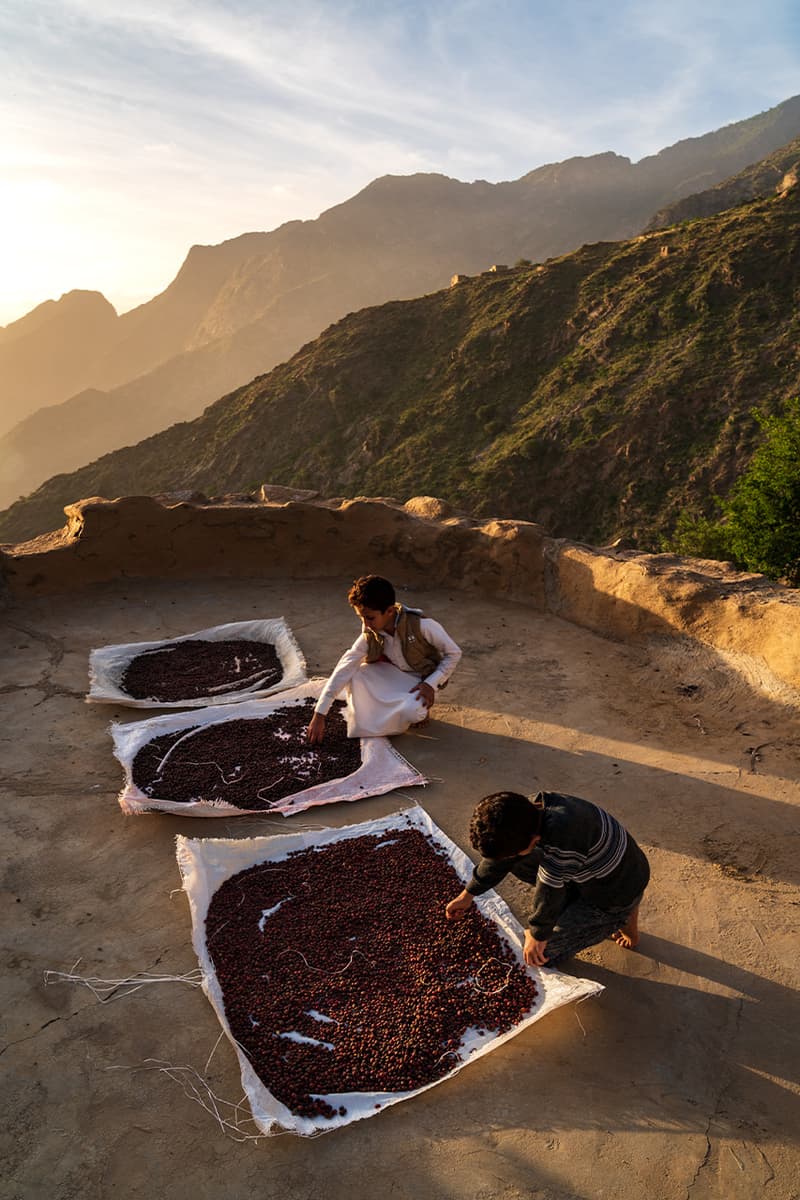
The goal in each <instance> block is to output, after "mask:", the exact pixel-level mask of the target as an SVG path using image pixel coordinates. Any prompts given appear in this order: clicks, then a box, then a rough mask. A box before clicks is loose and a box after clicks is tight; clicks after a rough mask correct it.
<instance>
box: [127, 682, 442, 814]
mask: <svg viewBox="0 0 800 1200" xmlns="http://www.w3.org/2000/svg"><path fill="white" fill-rule="evenodd" d="M325 682H326V681H325V680H324V679H310V680H308V681H307V682H306V683H304V684H301V685H300V686H299V687H296V688H293V689H291V690H290V691H287V692H281V693H280V694H279V695H276V696H273V697H271V698H270V699H267V700H250V701H243V702H242V703H241V704H236V705H219V706H214V707H212V708H204V709H202V710H201V711H197V710H196V709H195V710H194V711H193V712H189V713H169V714H167V715H165V716H163V717H152V718H151V719H150V720H147V721H130V722H128V723H127V724H124V725H122V724H112V726H111V737H112V740H113V743H114V756H115V758H116V759H117V760H118V762H119V763H120V764H121V765H122V768H123V770H124V771H125V784H124V787H123V789H122V791H121V792H120V794H119V797H118V800H119V806H120V808H121V809H122V811H123V812H124V813H125V814H126V815H127V816H138V815H141V814H143V813H150V812H164V813H171V814H172V815H173V816H179V817H237V816H240V817H242V816H249V817H252V816H270V815H272V814H273V813H279V814H281V815H282V816H291V815H292V814H293V813H298V812H304V811H305V810H306V809H308V808H315V807H317V806H319V805H322V804H337V803H341V802H349V801H351V800H363V799H364V798H365V797H366V796H381V795H383V794H384V793H385V792H391V791H393V790H394V789H395V788H399V787H415V786H417V785H422V784H426V783H427V782H428V780H427V779H426V778H425V776H424V775H421V774H420V772H419V771H418V770H417V769H416V767H413V766H412V765H411V763H410V762H408V761H407V760H406V759H405V758H404V757H403V755H402V754H400V753H399V752H398V751H397V750H395V748H394V746H393V745H392V744H391V742H390V741H389V740H388V738H361V739H360V746H361V766H360V767H359V768H358V769H357V770H356V771H353V772H352V773H351V774H350V775H345V776H343V777H342V778H341V779H331V780H328V782H327V783H320V784H316V785H315V786H314V787H310V788H306V789H305V790H304V791H300V792H294V793H292V794H291V795H289V796H284V797H283V798H282V799H281V800H280V801H279V802H278V803H277V804H275V805H273V806H271V807H270V808H237V807H236V806H235V805H233V804H224V803H219V802H216V801H215V802H213V803H212V802H210V801H206V800H193V801H190V802H189V803H188V804H178V803H176V802H175V801H174V800H160V799H159V798H158V797H157V796H154V797H151V796H147V795H145V793H144V792H143V791H142V790H141V789H140V788H139V787H137V786H136V784H135V783H134V781H133V774H132V771H133V761H134V759H135V757H136V755H137V754H138V752H139V750H141V748H142V747H143V746H145V745H146V744H147V743H148V742H151V741H153V739H154V738H157V737H161V736H163V735H164V734H167V733H177V732H178V731H179V730H181V729H188V728H189V727H190V726H199V727H205V726H208V725H216V724H219V723H221V722H224V721H237V720H245V719H253V718H255V719H258V718H259V717H265V716H267V715H268V714H269V713H272V712H274V711H275V710H276V709H278V708H285V707H286V706H287V705H290V704H302V703H303V702H304V701H305V700H308V699H314V700H316V699H317V698H318V697H319V694H320V692H321V691H322V688H323V687H324V685H325Z"/></svg>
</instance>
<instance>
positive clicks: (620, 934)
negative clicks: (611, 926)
mask: <svg viewBox="0 0 800 1200" xmlns="http://www.w3.org/2000/svg"><path fill="white" fill-rule="evenodd" d="M611 940H612V942H616V943H617V945H618V946H622V948H623V950H633V948H634V946H638V945H639V906H638V904H637V906H636V908H635V909H634V910H633V912H632V913H631V915H630V916H629V917H628V919H627V921H626V922H625V924H624V925H621V926H620V927H619V929H617V930H615V932H614V933H612V934H611Z"/></svg>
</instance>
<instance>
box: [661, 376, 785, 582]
mask: <svg viewBox="0 0 800 1200" xmlns="http://www.w3.org/2000/svg"><path fill="white" fill-rule="evenodd" d="M753 416H754V417H755V418H756V420H757V421H758V423H759V425H760V426H761V428H762V430H763V431H764V434H765V440H764V443H763V444H762V445H761V446H760V447H759V448H758V450H756V452H755V454H754V455H753V457H752V459H751V460H750V465H749V466H748V468H747V470H746V471H745V472H744V474H743V475H742V476H741V477H740V479H739V480H738V481H737V482H736V483H735V484H734V486H733V489H732V491H731V494H730V496H729V497H728V498H727V500H719V501H718V504H719V508H720V511H721V516H720V518H719V519H718V520H712V519H710V518H708V517H698V516H696V515H693V514H691V513H687V512H684V513H682V514H681V516H680V517H679V519H678V522H677V524H676V527H675V533H674V536H673V538H672V541H671V549H673V550H675V551H677V553H679V554H687V555H696V556H700V557H704V558H717V559H732V560H733V561H734V562H735V563H736V564H737V566H740V567H743V568H744V569H745V570H748V571H759V572H761V573H762V574H764V575H769V576H770V577H771V578H773V579H783V580H785V582H786V583H788V584H789V586H790V587H798V586H800V397H795V398H794V399H792V400H790V401H788V402H787V404H786V405H785V407H784V411H783V413H782V415H780V416H765V415H764V414H763V413H761V412H760V411H759V410H758V409H755V410H754V411H753Z"/></svg>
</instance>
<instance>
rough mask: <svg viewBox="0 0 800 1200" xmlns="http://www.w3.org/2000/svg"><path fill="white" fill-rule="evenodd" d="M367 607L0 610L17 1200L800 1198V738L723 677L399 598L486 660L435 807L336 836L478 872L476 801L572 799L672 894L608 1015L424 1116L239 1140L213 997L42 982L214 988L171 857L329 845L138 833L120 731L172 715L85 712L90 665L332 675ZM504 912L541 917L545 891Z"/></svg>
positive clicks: (466, 609)
mask: <svg viewBox="0 0 800 1200" xmlns="http://www.w3.org/2000/svg"><path fill="white" fill-rule="evenodd" d="M348 583H349V580H343V581H342V586H341V587H340V588H338V589H337V588H335V587H333V586H332V585H331V584H330V582H325V583H314V582H304V583H301V584H299V583H296V582H294V583H292V584H290V585H288V584H287V585H286V586H282V585H280V584H277V583H269V584H258V583H256V582H245V583H243V582H238V581H236V582H232V581H208V580H206V581H203V583H202V585H198V584H197V583H196V582H194V583H191V582H189V583H159V582H131V581H127V582H125V583H124V584H123V583H116V584H104V585H100V586H97V587H96V588H93V589H91V590H89V591H86V592H83V593H80V594H78V593H76V594H75V595H73V596H62V597H48V598H42V599H39V600H36V601H32V602H30V603H27V604H24V605H23V604H20V605H17V606H14V607H10V608H6V609H5V610H3V611H2V613H0V619H1V620H2V633H1V634H0V646H1V653H2V661H3V665H4V670H3V675H2V681H0V714H2V722H1V723H0V739H1V740H2V766H0V791H1V792H2V797H3V809H2V811H3V821H4V844H5V850H6V854H5V856H4V857H5V863H6V865H5V869H4V874H3V908H4V913H5V916H6V920H5V921H4V934H3V957H4V962H5V965H6V971H5V973H4V981H3V1004H2V1042H0V1072H2V1079H0V1094H2V1097H3V1101H2V1103H3V1121H2V1126H0V1153H1V1154H2V1160H3V1161H2V1170H0V1176H1V1177H2V1182H0V1195H2V1197H4V1198H6V1197H7V1198H9V1200H22V1198H25V1200H27V1198H29V1197H31V1198H33V1197H37V1198H38V1197H40V1196H41V1197H44V1196H47V1197H48V1198H49V1200H71V1198H72V1197H80V1198H81V1200H95V1198H97V1200H104V1198H105V1197H108V1196H114V1197H122V1198H125V1200H128V1198H131V1200H133V1198H138V1197H145V1196H147V1197H148V1198H149V1197H151V1196H152V1194H153V1192H154V1190H157V1191H164V1192H165V1193H166V1194H168V1195H169V1196H170V1197H177V1198H179V1200H182V1198H183V1197H187V1200H188V1198H189V1197H192V1200H197V1198H198V1197H199V1198H204V1197H215V1198H217V1197H228V1196H231V1197H233V1196H237V1197H238V1196H241V1195H243V1194H246V1192H248V1191H251V1190H252V1192H253V1194H254V1195H257V1196H258V1197H259V1198H262V1197H263V1198H267V1200H272V1198H273V1197H275V1200H277V1198H278V1197H280V1200H311V1197H317V1196H318V1195H325V1196H326V1197H327V1198H330V1200H340V1198H341V1200H350V1198H351V1197H352V1195H353V1194H354V1193H355V1194H360V1195H362V1196H364V1197H365V1198H366V1200H372V1198H373V1197H379V1196H380V1197H384V1196H394V1197H401V1198H402V1197H406V1196H407V1197H415V1198H416V1197H422V1198H427V1197H436V1198H439V1197H446V1198H449V1197H453V1200H456V1198H458V1200H516V1198H517V1197H519V1198H522V1197H524V1198H525V1200H596V1198H598V1197H603V1198H604V1200H608V1198H616V1197H621V1198H622V1197H624V1198H626V1200H627V1198H631V1200H638V1198H639V1197H643V1196H646V1197H648V1200H676V1198H680V1200H683V1198H686V1200H711V1198H715V1200H716V1198H723V1197H724V1200H752V1197H754V1196H764V1197H766V1198H767V1200H769V1198H770V1197H774V1198H775V1200H800V1185H798V1183H797V1182H796V1181H797V1179H798V1178H800V1162H798V1146H797V1143H798V1136H800V1135H798V1130H800V1096H799V1095H798V1092H799V1088H798V1053H797V1033H796V1028H797V1020H796V987H797V983H798V965H797V964H798V955H797V940H796V927H797V912H798V911H799V910H800V889H798V886H797V884H798V880H797V860H798V844H797V843H798V823H797V816H798V807H800V789H799V788H798V779H799V778H800V722H798V718H797V714H796V713H792V712H791V711H789V710H787V709H786V708H785V707H780V706H778V705H777V704H774V703H772V702H771V701H770V700H768V699H765V698H764V697H763V696H759V695H756V694H754V693H751V692H749V691H748V690H747V689H746V688H745V687H744V686H743V685H742V684H740V683H739V682H738V681H737V680H736V679H735V678H733V677H732V676H730V675H728V674H726V672H725V669H724V667H723V666H722V665H721V664H720V663H719V662H717V661H715V660H713V659H712V658H711V657H710V656H709V653H708V652H707V651H701V650H697V651H696V652H694V653H691V654H690V653H688V652H686V651H683V652H681V653H680V654H678V653H676V652H675V650H674V647H670V648H669V650H668V651H667V650H665V649H664V647H661V648H659V646H658V645H655V644H654V645H653V646H651V647H650V648H649V649H645V648H643V647H628V646H621V645H618V644H614V643H611V642H608V641H604V640H602V639H600V638H597V637H595V636H593V635H591V634H589V633H587V632H586V631H584V630H579V629H577V628H575V627H573V626H570V625H568V624H566V623H564V622H561V621H558V620H556V619H554V618H552V617H543V616H541V615H540V614H537V613H535V612H532V611H529V610H527V609H524V608H522V607H518V606H514V605H509V604H498V603H490V602H484V601H479V600H476V599H467V598H464V597H462V596H459V595H458V594H456V593H451V592H448V591H446V590H437V591H433V592H430V593H426V592H420V591H415V592H414V593H413V595H408V596H404V597H403V598H405V599H408V600H410V601H411V602H413V601H414V600H417V601H418V602H419V603H420V604H421V605H422V606H423V607H425V609H426V610H427V611H429V612H431V613H432V614H434V615H436V616H437V617H439V618H440V619H441V620H442V621H443V623H444V624H445V626H446V627H447V628H448V629H449V630H450V631H451V632H452V633H453V635H454V636H455V637H456V639H457V640H458V641H460V642H461V643H462V645H463V646H464V647H465V650H466V653H465V658H464V661H463V663H462V665H461V667H460V668H459V670H458V672H457V674H456V675H455V677H454V679H453V682H452V683H451V685H450V687H449V688H448V690H447V692H445V693H444V695H443V696H442V698H441V701H440V702H439V703H438V704H437V706H436V708H435V709H434V716H435V717H436V718H437V719H436V720H434V721H433V722H432V723H431V724H430V726H429V727H428V728H427V729H425V730H424V731H422V732H421V734H417V735H413V734H410V735H406V736H405V737H402V738H398V739H395V743H396V745H397V747H398V749H399V750H400V751H401V752H402V753H403V754H404V755H406V756H407V757H408V758H409V759H410V760H411V761H412V762H413V763H414V764H415V765H416V766H418V767H419V768H420V770H421V771H423V773H425V774H426V775H428V776H429V777H430V778H431V779H432V781H433V782H432V783H431V784H430V785H429V786H428V787H427V788H426V789H424V790H423V789H417V790H416V791H415V792H413V793H409V794H408V795H407V796H404V795H398V794H397V793H392V794H390V795H388V796H381V797H377V798H374V799H370V800H365V801H360V802H358V803H357V804H352V805H341V806H332V807H330V808H328V809H325V810H318V811H317V812H316V813H314V817H315V819H316V820H318V821H319V822H321V823H323V824H330V825H345V824H349V823H352V822H353V821H358V820H364V819H368V818H370V817H374V816H380V815H383V814H385V813H389V812H392V811H394V810H395V809H397V808H399V807H402V806H404V805H406V804H407V803H408V802H409V801H418V802H419V803H421V804H423V805H424V806H425V807H426V808H427V809H428V811H429V812H430V813H431V814H432V816H433V817H434V819H435V820H436V821H437V822H438V824H440V825H441V827H442V828H443V829H444V830H445V832H447V833H448V834H449V835H450V836H451V837H453V838H454V839H455V840H456V841H457V842H458V843H459V844H460V845H461V846H463V847H464V848H465V849H468V839H467V827H468V821H469V814H470V811H471V808H472V805H473V804H474V802H475V800H477V799H478V798H479V797H480V796H481V795H483V794H485V793H486V792H488V791H492V790H495V789H496V788H498V787H510V788H515V789H519V790H523V791H526V792H531V791H535V790H537V789H538V788H551V789H554V790H562V791H567V792H573V793H576V794H578V795H584V796H586V797H588V798H589V799H592V800H595V801H597V802H598V803H600V804H602V805H604V806H605V807H607V808H609V809H610V810H611V811H612V812H614V813H615V814H616V815H617V816H619V817H620V818H621V819H622V820H623V821H624V822H625V823H626V824H627V825H628V827H629V828H630V829H631V831H632V832H633V833H634V834H635V836H636V837H637V840H639V841H640V843H641V844H642V845H643V846H644V847H645V849H646V850H647V852H648V854H649V856H650V860H651V865H652V868H653V881H652V884H651V887H650V889H649V890H648V893H647V896H646V899H645V904H644V905H643V909H642V926H643V930H644V933H643V937H642V942H641V945H640V948H639V950H638V951H637V952H635V953H625V952H624V951H622V950H620V949H619V948H618V947H616V946H614V945H613V944H612V943H610V942H609V943H606V944H605V945H603V946H600V947H596V948H594V949H593V950H590V951H587V952H585V953H584V954H583V955H581V956H579V957H578V958H576V959H574V960H573V961H572V963H571V964H570V965H569V966H568V967H567V968H566V970H567V971H568V972H569V973H572V974H575V975H579V976H583V977H585V978H591V979H595V980H598V981H599V982H601V983H603V984H604V985H605V988H606V990H605V991H604V992H603V993H602V994H601V995H600V996H599V997H597V998H594V999H591V1000H589V1001H587V1002H585V1003H583V1004H581V1005H579V1006H576V1005H571V1006H567V1007H565V1008H562V1009H560V1010H558V1011H557V1012H555V1013H553V1014H552V1015H550V1016H549V1017H548V1018H546V1019H545V1020H543V1021H541V1022H540V1023H538V1024H537V1025H534V1026H533V1027H532V1028H531V1029H529V1030H527V1031H526V1032H525V1033H523V1034H521V1035H520V1036H519V1037H517V1038H515V1039H514V1040H512V1041H511V1042H509V1043H507V1044H506V1045H504V1046H502V1047H501V1048H500V1049H499V1050H497V1051H496V1052H495V1053H493V1054H491V1055H489V1056H487V1057H486V1058H484V1059H482V1060H481V1061H480V1062H479V1063H476V1064H474V1065H473V1066H471V1067H470V1068H468V1069H467V1070H465V1071H463V1072H461V1074H459V1075H458V1076H457V1077H456V1078H455V1079H453V1080H450V1081H448V1082H446V1083H444V1084H443V1085H441V1086H438V1087H436V1088H433V1089H431V1090H430V1091H428V1092H426V1093H424V1094H423V1095H422V1096H420V1097H418V1098H416V1099H414V1100H411V1101H409V1102H407V1103H404V1104H401V1105H397V1106H396V1107H394V1108H391V1109H389V1110H387V1111H386V1112H384V1113H382V1114H381V1115H380V1116H379V1117H376V1118H374V1119H371V1120H368V1121H363V1122H360V1123H357V1124H355V1125H352V1126H350V1127H348V1128H346V1129H344V1130H342V1131H340V1132H338V1133H333V1134H330V1135H327V1136H326V1137H323V1138H319V1139H315V1140H312V1141H306V1140H301V1139H297V1138H293V1137H280V1138H274V1139H262V1140H261V1141H259V1142H257V1143H256V1142H252V1141H247V1142H243V1143H236V1142H234V1141H232V1140H229V1139H227V1138H226V1137H225V1136H224V1135H223V1133H222V1132H221V1131H220V1130H219V1128H218V1127H217V1126H216V1125H215V1123H214V1121H213V1118H212V1117H211V1116H210V1115H209V1114H207V1113H206V1112H204V1111H203V1110H202V1109H201V1108H200V1107H199V1106H198V1105H197V1104H195V1103H193V1102H192V1101H191V1100H190V1099H189V1098H188V1097H187V1096H186V1095H185V1094H184V1092H183V1090H182V1089H181V1087H180V1085H179V1083H177V1082H176V1081H175V1079H174V1078H171V1077H169V1076H168V1075H166V1074H165V1073H164V1072H163V1070H160V1069H159V1068H160V1067H163V1065H164V1064H172V1065H174V1066H177V1067H184V1066H185V1067H191V1068H193V1069H194V1070H196V1071H197V1072H198V1073H199V1074H200V1075H201V1076H203V1077H204V1078H205V1079H207V1081H208V1084H209V1085H210V1086H211V1088H212V1089H213V1091H214V1093H215V1094H217V1095H219V1096H221V1097H225V1098H226V1099H228V1100H230V1101H234V1102H235V1101H237V1100H238V1099H239V1097H240V1094H241V1089H240V1087H239V1081H238V1071H237V1067H236V1063H235V1060H234V1057H233V1054H232V1052H231V1051H230V1049H229V1047H228V1045H227V1043H225V1042H223V1043H221V1044H220V1045H219V1046H216V1048H215V1044H216V1042H217V1039H218V1036H219V1027H218V1025H217V1023H216V1020H215V1017H214V1014H213V1012H212V1010H211V1007H210V1006H209V1005H208V1003H207V1001H206V1000H205V998H204V996H203V995H202V992H201V991H200V990H199V989H197V988H193V987H190V986H189V985H188V984H187V983H164V984H158V985H152V986H149V987H144V988H142V989H141V990H139V991H137V992H135V993H132V994H126V989H124V988H119V989H117V990H116V991H114V992H112V993H111V994H110V997H109V999H108V1000H106V1001H105V1002H100V1001H99V1000H98V999H97V998H96V997H95V996H94V995H93V994H92V993H91V992H90V991H88V990H86V989H85V988H82V987H80V986H78V985H76V984H74V983H73V984H71V983H66V982H51V983H49V984H48V985H45V981H44V972H45V971H61V972H70V971H73V972H74V973H75V974H78V975H81V974H82V975H85V976H87V977H88V976H92V977H98V978H105V979H119V978H124V977H127V976H129V975H132V974H134V973H136V972H141V971H152V972H158V973H164V974H165V975H172V976H182V975H186V974H188V973H190V972H192V971H193V969H194V968H195V967H196V965H197V963H196V959H195V957H194V954H193V951H192V948H191V942H190V922H189V915H188V909H187V905H186V902H185V899H184V897H183V894H182V892H180V891H176V889H178V888H179V885H180V880H179V876H178V870H177V866H176V863H175V856H174V837H175V835H176V834H177V833H184V834H187V835H189V836H216V837H247V836H253V835H256V834H259V833H265V832H269V833H275V832H280V831H282V830H288V829H289V828H296V827H297V823H298V822H302V819H303V815H305V816H306V817H308V814H301V816H300V817H299V818H291V819H289V820H283V819H281V818H275V817H272V818H270V817H265V818H263V819H253V818H241V819H238V820H236V819H231V820H220V821H215V822H212V823H209V822H208V821H200V820H197V819H194V820H193V819H188V818H179V817H167V816H148V817H142V818H125V817H123V816H122V815H121V813H120V811H119V809H118V807H117V804H116V800H115V797H116V792H117V790H118V789H119V786H120V784H121V771H120V769H119V767H118V765H117V763H116V762H115V760H114V759H113V757H112V755H111V747H110V739H109V737H108V732H107V727H108V723H109V720H111V719H120V720H136V719H140V718H141V717H142V716H143V715H147V714H144V713H141V712H135V711H134V710H125V709H114V708H111V707H105V706H87V705H85V704H84V703H83V696H84V694H85V691H86V688H87V661H88V654H89V650H90V649H91V648H92V647H93V646H97V645H104V644H108V643H110V642H120V641H125V642H127V641H136V640H149V639H155V638H159V637H163V636H170V635H174V634H179V633H187V632H191V631H192V630H195V629H201V628H205V627H208V626H210V625H213V624H216V623H221V622H224V621H234V620H244V619H248V618H250V617H254V616H259V617H262V616H263V617H272V616H280V615H283V616H285V617H286V618H287V620H288V621H289V623H290V624H291V625H292V627H293V629H294V630H295V633H296V635H297V637H298V640H299V642H300V644H301V647H302V648H303V650H304V652H305V654H306V656H307V658H308V663H309V670H310V673H317V674H321V673H325V672H326V671H327V670H329V669H330V667H331V666H332V665H333V663H334V661H335V659H336V658H337V656H338V654H339V652H340V651H341V650H342V649H343V648H344V647H345V646H346V645H348V644H349V643H350V641H351V640H352V638H353V636H354V635H355V632H356V627H355V625H354V622H353V618H352V615H351V614H350V613H349V610H348V609H347V606H346V604H345V602H344V599H343V596H344V592H345V591H346V588H347V585H348ZM309 823H310V822H309ZM502 891H503V894H504V895H505V897H506V899H507V900H508V901H509V903H510V904H511V905H512V907H513V908H514V910H515V911H516V912H517V914H518V916H520V917H521V918H522V919H523V920H524V916H525V912H526V889H525V888H524V886H523V885H522V884H519V883H517V882H515V881H513V880H509V881H508V882H507V883H506V884H504V885H503V887H502Z"/></svg>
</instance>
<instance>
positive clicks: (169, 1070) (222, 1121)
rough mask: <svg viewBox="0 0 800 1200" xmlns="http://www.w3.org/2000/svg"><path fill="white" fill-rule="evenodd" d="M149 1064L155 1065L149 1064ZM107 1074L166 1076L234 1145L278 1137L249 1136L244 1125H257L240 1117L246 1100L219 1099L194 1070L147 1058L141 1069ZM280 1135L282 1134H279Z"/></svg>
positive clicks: (112, 1069)
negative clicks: (142, 1073) (177, 1085)
mask: <svg viewBox="0 0 800 1200" xmlns="http://www.w3.org/2000/svg"><path fill="white" fill-rule="evenodd" d="M148 1064H152V1066H151V1065H148ZM106 1070H107V1071H156V1072H157V1073H158V1074H160V1075H166V1076H167V1078H168V1079H171V1080H172V1081H173V1082H174V1083H177V1084H179V1086H180V1087H181V1088H182V1090H183V1094H184V1095H185V1096H186V1097H188V1099H189V1100H193V1101H194V1102H195V1103H196V1104H199V1105H200V1107H201V1108H202V1109H203V1110H204V1111H205V1112H207V1113H208V1114H209V1115H210V1116H211V1117H213V1118H214V1120H215V1121H216V1122H217V1124H218V1125H219V1127H220V1129H221V1131H222V1132H223V1133H224V1134H225V1136H226V1137H230V1138H232V1139H233V1141H235V1142H257V1141H258V1140H259V1138H262V1137H274V1136H275V1134H273V1132H272V1131H271V1130H270V1131H269V1132H268V1133H265V1132H263V1131H262V1132H259V1133H248V1132H247V1131H246V1129H243V1128H242V1125H243V1124H244V1125H246V1124H248V1123H251V1124H255V1123H256V1122H255V1118H254V1117H252V1116H248V1117H244V1119H242V1117H241V1110H242V1108H243V1107H245V1104H246V1097H244V1096H243V1097H242V1099H241V1100H239V1101H238V1102H236V1103H234V1102H233V1101H231V1100H225V1099H223V1098H222V1097H221V1096H217V1095H216V1093H215V1092H214V1091H213V1090H212V1088H211V1087H210V1086H209V1084H208V1083H206V1081H205V1079H203V1078H202V1076H201V1075H199V1074H198V1073H197V1071H196V1070H195V1069H194V1067H177V1066H175V1065H174V1064H173V1063H169V1062H165V1061H164V1060H163V1059H159V1058H146V1059H145V1061H144V1064H143V1065H142V1066H141V1067H125V1066H111V1067H106ZM277 1132H281V1131H277Z"/></svg>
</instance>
